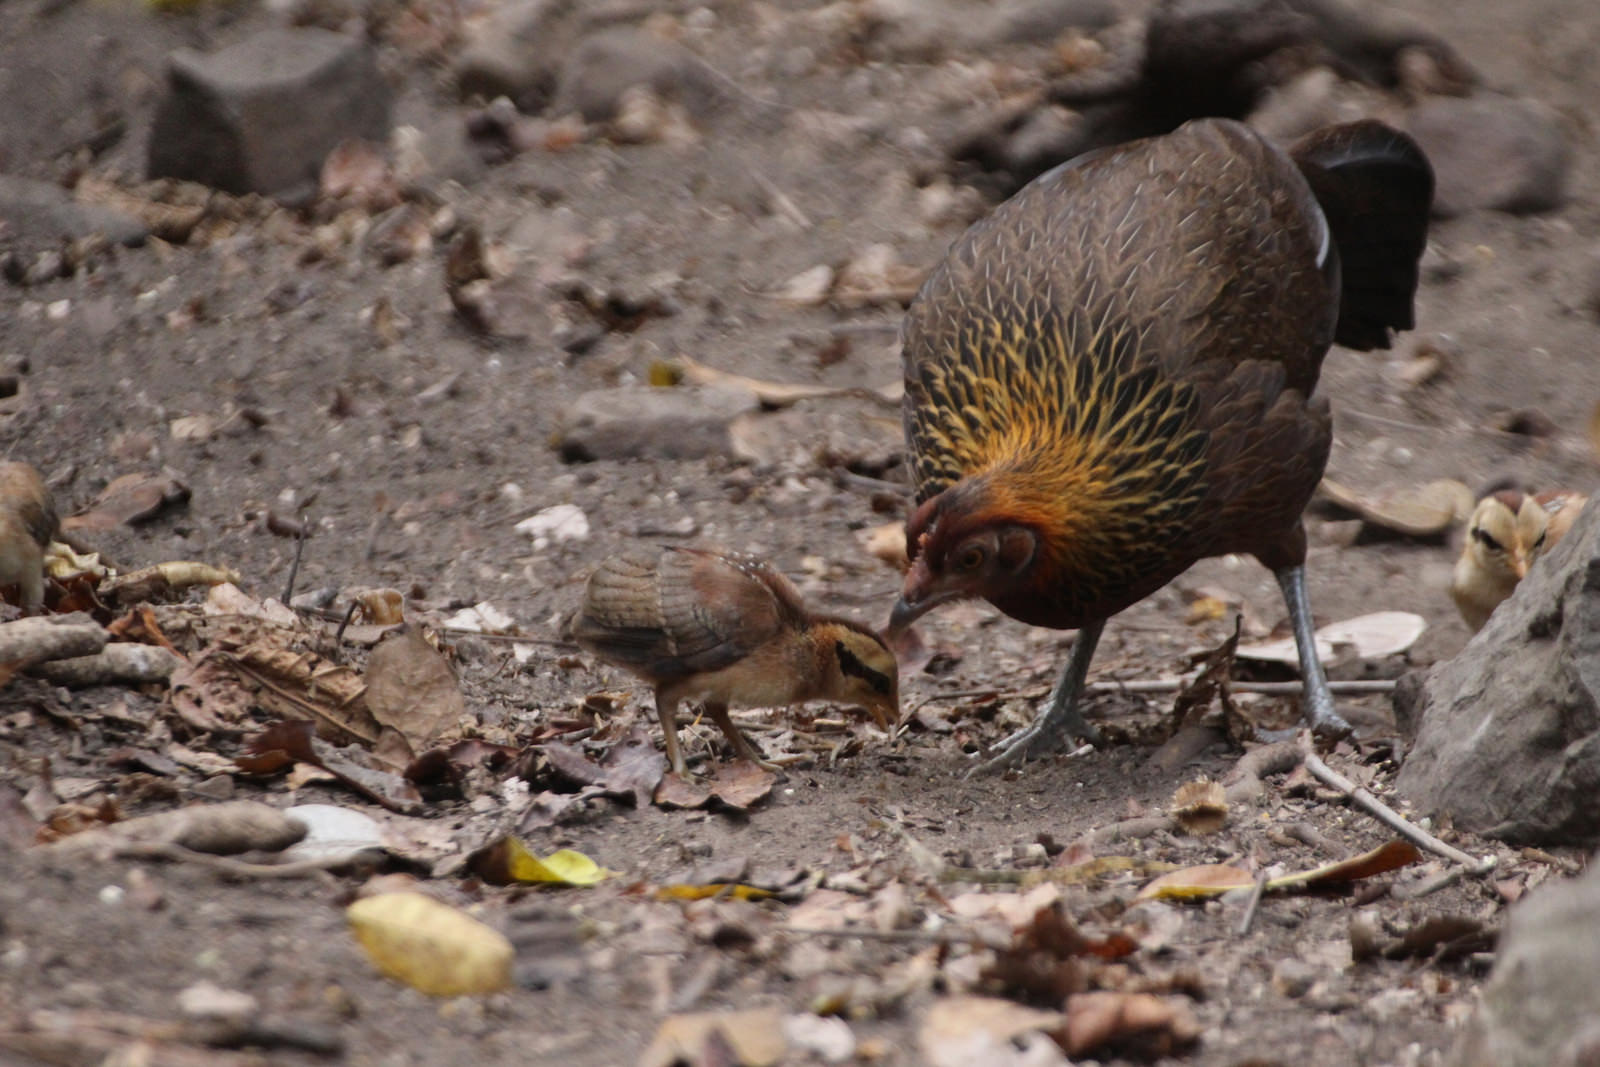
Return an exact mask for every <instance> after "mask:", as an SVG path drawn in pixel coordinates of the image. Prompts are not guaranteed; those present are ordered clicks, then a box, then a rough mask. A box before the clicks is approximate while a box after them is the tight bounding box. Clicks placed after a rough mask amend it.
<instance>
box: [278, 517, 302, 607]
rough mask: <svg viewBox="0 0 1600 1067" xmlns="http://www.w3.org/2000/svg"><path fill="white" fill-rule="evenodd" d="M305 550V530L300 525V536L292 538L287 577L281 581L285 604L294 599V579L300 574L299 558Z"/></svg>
mask: <svg viewBox="0 0 1600 1067" xmlns="http://www.w3.org/2000/svg"><path fill="white" fill-rule="evenodd" d="M305 551H306V531H305V527H304V526H303V525H302V526H301V527H300V536H298V537H296V538H295V539H294V562H293V563H290V564H289V577H288V578H286V579H285V580H284V583H283V602H284V603H285V604H287V603H288V602H289V601H290V600H293V599H294V580H295V579H296V578H297V577H299V575H300V558H301V557H302V556H303V555H305Z"/></svg>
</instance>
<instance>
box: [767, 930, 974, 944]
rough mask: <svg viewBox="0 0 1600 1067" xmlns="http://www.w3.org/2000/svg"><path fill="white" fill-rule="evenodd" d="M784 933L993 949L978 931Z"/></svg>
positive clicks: (817, 931)
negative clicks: (976, 946) (978, 946)
mask: <svg viewBox="0 0 1600 1067" xmlns="http://www.w3.org/2000/svg"><path fill="white" fill-rule="evenodd" d="M782 932H783V933H785V934H793V935H794V936H796V937H820V938H832V939H837V940H847V939H851V938H857V939H860V940H862V941H888V942H898V943H902V944H912V945H980V946H988V947H995V946H993V945H992V944H991V943H990V941H989V940H988V939H986V938H985V937H984V936H983V935H982V934H980V933H978V932H977V931H975V930H866V929H861V928H859V927H846V928H838V927H831V926H827V927H824V926H786V927H784V928H783V931H782Z"/></svg>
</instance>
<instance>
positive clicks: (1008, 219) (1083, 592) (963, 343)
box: [890, 119, 1433, 769]
mask: <svg viewBox="0 0 1600 1067" xmlns="http://www.w3.org/2000/svg"><path fill="white" fill-rule="evenodd" d="M1432 197H1433V172H1432V169H1431V168H1430V167H1429V165H1428V162H1427V159H1426V157H1424V156H1423V154H1422V152H1421V150H1419V149H1418V148H1417V146H1416V145H1415V143H1413V142H1412V141H1411V140H1410V139H1409V138H1408V137H1406V136H1405V135H1403V134H1401V133H1398V132H1396V131H1395V130H1392V129H1390V128H1388V127H1387V126H1384V125H1382V124H1381V123H1378V122H1373V121H1364V122H1358V123H1353V124H1349V125H1343V126H1335V127H1331V128H1328V129H1325V130H1322V131H1319V132H1317V133H1314V134H1311V135H1310V136H1308V137H1307V138H1306V139H1304V140H1303V141H1302V142H1300V143H1299V144H1297V145H1296V146H1295V147H1294V148H1293V149H1292V150H1291V151H1290V152H1288V153H1285V152H1282V151H1280V150H1279V149H1277V148H1276V147H1274V146H1273V145H1272V144H1270V143H1269V142H1267V141H1266V140H1264V139H1263V138H1261V137H1260V136H1259V135H1257V134H1256V133H1255V132H1253V131H1252V130H1250V129H1249V128H1248V127H1246V126H1244V125H1241V124H1240V123H1237V122H1232V121H1228V120H1218V119H1202V120H1199V121H1195V122H1191V123H1188V124H1186V125H1184V126H1182V127H1180V128H1179V129H1178V130H1176V131H1174V132H1173V133H1170V134H1167V135H1165V136H1161V137H1154V138H1150V139H1147V140H1142V141H1135V142H1131V143H1128V144H1124V145H1120V146H1117V147H1114V148H1110V149H1104V150H1101V151H1097V152H1093V153H1089V154H1088V155H1085V156H1081V157H1079V158H1077V159H1075V160H1072V161H1070V162H1068V163H1065V164H1063V165H1062V166H1060V167H1057V168H1056V169H1055V170H1053V171H1050V172H1049V173H1047V174H1044V175H1042V176H1041V177H1039V178H1038V179H1036V180H1035V181H1034V182H1032V183H1031V184H1030V185H1028V186H1027V187H1026V188H1024V189H1023V190H1022V191H1021V192H1019V193H1018V194H1017V195H1016V196H1014V197H1013V198H1011V199H1010V200H1008V201H1006V202H1005V203H1003V204H1001V205H1000V206H999V207H998V208H996V209H995V211H994V212H993V214H991V215H990V216H989V217H988V218H986V219H983V220H982V221H980V222H978V223H977V224H975V225H974V226H973V227H972V228H971V229H970V230H968V231H967V232H966V234H965V235H963V236H962V237H961V238H960V239H959V240H958V241H956V243H955V245H954V247H953V248H952V249H951V250H950V253H949V255H948V257H947V258H946V259H945V261H944V262H943V263H942V264H941V265H940V266H939V268H938V269H937V270H935V271H934V273H933V274H932V275H931V276H930V277H929V278H928V280H927V282H926V283H925V284H924V285H923V287H922V290H921V292H920V293H919V294H918V295H917V298H916V300H915V301H914V302H913V304H912V306H911V309H910V311H909V312H908V313H907V316H906V323H905V331H904V338H903V339H904V348H905V351H904V360H905V381H906V393H905V429H906V438H907V441H908V443H909V446H910V453H911V462H912V469H913V473H914V478H915V483H916V501H917V507H916V510H915V512H914V514H913V515H912V517H911V520H910V522H909V523H908V524H907V529H906V536H907V541H908V545H907V551H908V554H909V555H910V558H911V561H912V563H911V569H910V571H909V572H908V574H907V575H906V579H905V586H904V589H903V590H902V593H901V597H900V601H899V603H898V604H896V605H895V609H894V614H893V616H892V619H891V622H890V628H891V630H898V629H900V628H903V627H904V626H906V625H908V624H909V623H910V622H911V621H912V620H913V619H915V618H917V617H918V616H920V615H921V614H922V613H923V612H925V611H927V610H928V609H930V608H932V607H934V606H936V605H938V604H943V603H945V602H947V601H951V600H956V599H960V598H965V597H981V598H983V599H985V600H988V601H989V602H990V603H992V604H994V605H995V606H996V607H998V608H999V609H1000V610H1001V611H1003V612H1005V613H1006V614H1007V615H1010V616H1012V617H1013V618H1016V619H1020V620H1022V621H1023V622H1027V623H1031V624H1033V625H1037V626H1050V627H1056V628H1061V629H1070V628H1076V629H1077V630H1078V636H1077V642H1076V644H1075V645H1074V646H1073V650H1072V654H1071V657H1070V659H1069V661H1068V663H1067V665H1066V667H1065V669H1064V670H1063V671H1062V674H1061V678H1060V681H1059V682H1058V683H1057V684H1056V687H1055V691H1054V693H1053V694H1052V695H1051V698H1050V702H1049V705H1048V707H1047V708H1046V710H1045V711H1044V713H1043V714H1042V715H1040V716H1039V718H1038V719H1037V720H1036V721H1035V722H1034V724H1033V725H1032V726H1031V727H1029V728H1028V729H1027V730H1024V731H1022V732H1021V733H1020V734H1018V735H1017V736H1016V737H1014V738H1012V739H1010V741H1009V742H1008V743H1007V745H1006V747H1005V748H1004V750H1003V751H1002V752H1001V754H1000V755H999V756H997V757H996V758H994V759H993V760H991V761H990V762H989V763H987V764H985V765H984V767H985V768H987V769H992V768H996V767H1001V766H1006V765H1010V764H1014V763H1016V762H1020V761H1021V760H1024V759H1026V758H1028V756H1030V755H1031V754H1033V753H1034V752H1035V751H1038V750H1041V749H1043V748H1044V747H1046V745H1047V744H1048V743H1051V742H1053V741H1055V740H1057V739H1058V738H1059V735H1061V734H1063V733H1065V732H1067V731H1072V732H1075V733H1076V734H1078V735H1081V736H1090V737H1092V736H1093V732H1092V731H1091V730H1090V729H1089V726H1088V724H1087V723H1086V722H1085V721H1084V720H1083V717H1082V715H1081V713H1080V712H1079V710H1078V708H1077V703H1078V696H1079V693H1080V691H1081V689H1082V686H1083V682H1084V677H1085V675H1086V674H1087V673H1088V667H1089V661H1090V659H1091V657H1092V656H1093V655H1094V648H1095V644H1096V642H1097V641H1098V640H1099V637H1100V632H1101V630H1102V628H1103V627H1104V624H1105V620H1106V619H1107V618H1108V617H1110V616H1112V615H1115V614H1116V613H1117V612H1119V611H1121V610H1122V609H1124V608H1126V607H1128V606H1129V605H1130V604H1133V603H1134V602H1136V601H1138V600H1140V599H1142V598H1143V597H1145V596H1148V595H1149V594H1150V593H1153V592H1155V591H1156V590H1157V589H1159V588H1161V587H1162V586H1163V585H1165V584H1167V582H1169V581H1171V580H1172V579H1173V578H1175V577H1177V576H1178V575H1179V574H1180V573H1182V572H1183V571H1184V570H1185V569H1187V568H1188V567H1189V565H1190V564H1192V563H1194V562H1195V561H1196V560H1200V559H1204V558H1206V557H1209V556H1216V555H1221V554H1224V553H1230V552H1248V553H1251V554H1253V555H1255V556H1256V558H1258V559H1259V560H1261V562H1262V563H1264V564H1265V565H1266V566H1267V567H1269V568H1271V570H1272V571H1273V573H1274V574H1275V575H1276V576H1277V578H1278V583H1279V585H1280V587H1281V588H1282V590H1283V596H1284V599H1285V601H1286V603H1287V605H1288V609H1289V616H1290V619H1291V620H1292V623H1293V626H1294V632H1295V638H1296V641H1297V642H1298V644H1299V648H1300V667H1301V672H1302V674H1303V676H1304V679H1305V713H1306V718H1307V719H1308V720H1309V721H1310V723H1311V725H1312V726H1313V727H1315V728H1316V729H1317V730H1319V731H1321V732H1333V733H1338V732H1343V731H1346V730H1348V726H1347V725H1346V724H1345V722H1344V720H1343V719H1341V718H1340V717H1339V715H1338V713H1337V712H1336V711H1335V710H1334V706H1333V698H1332V696H1331V695H1330V694H1329V692H1328V687H1327V682H1326V680H1325V679H1324V676H1323V673H1322V668H1321V665H1320V664H1319V663H1318V661H1317V658H1316V652H1315V646H1314V644H1313V642H1312V638H1311V635H1312V622H1311V610H1310V607H1309V606H1308V604H1307V601H1306V585H1305V567H1304V565H1305V558H1306V538H1305V530H1304V527H1303V526H1302V524H1301V518H1300V516H1301V512H1302V511H1303V510H1304V508H1305V505H1306V502H1307V501H1308V500H1309V499H1310V497H1311V494H1312V491H1313V490H1314V489H1315V488H1316V485H1317V482H1318V480H1319V478H1320V477H1321V475H1322V469H1323V467H1324V466H1325V465H1326V463H1327V459H1328V449H1329V444H1330V441H1331V437H1332V421H1331V416H1330V414H1329V411H1328V405H1327V403H1326V401H1324V400H1322V399H1313V398H1312V396H1311V393H1312V390H1313V389H1314V388H1315V387H1316V384H1317V375H1318V372H1319V370H1320V368H1321V364H1322V358H1323V355H1324V354H1325V353H1326V352H1327V350H1328V346H1329V344H1330V343H1332V342H1334V341H1337V342H1338V343H1340V344H1342V345H1346V346H1348V347H1351V348H1358V349H1371V348H1387V347H1388V346H1389V331H1390V330H1391V329H1409V328H1410V327H1411V326H1412V297H1413V295H1414V294H1415V292H1416V286H1417V261H1418V259H1419V257H1420V256H1421V253H1422V248H1423V245H1424V242H1425V240H1426V235H1427V218H1428V211H1429V207H1430V204H1431V201H1432Z"/></svg>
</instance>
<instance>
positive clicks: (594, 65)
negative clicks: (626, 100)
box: [552, 27, 723, 122]
mask: <svg viewBox="0 0 1600 1067" xmlns="http://www.w3.org/2000/svg"><path fill="white" fill-rule="evenodd" d="M636 85H646V86H649V87H650V89H652V90H653V91H654V92H655V94H656V95H657V96H659V97H661V98H662V99H663V100H675V101H677V102H678V103H680V104H682V105H683V106H684V107H685V108H686V109H687V110H688V111H689V113H690V114H691V115H693V116H695V117H696V118H702V119H703V118H707V117H709V116H710V114H711V113H712V112H713V111H714V110H715V108H716V107H717V105H718V103H719V102H721V100H722V99H723V93H722V91H721V89H720V88H719V87H718V86H717V84H716V82H715V81H714V80H713V79H712V76H711V72H710V71H709V70H708V69H707V68H706V65H705V64H704V63H702V62H701V61H700V60H699V58H698V57H696V56H695V54H694V53H693V52H690V51H689V50H688V49H687V48H685V47H683V46H682V45H680V44H678V43H677V42H676V41H669V40H666V39H664V38H662V37H660V36H658V35H657V34H654V33H651V32H649V31H648V30H641V29H635V28H631V27H625V28H619V29H610V30H605V31H602V32H600V33H596V34H594V35H592V36H590V37H587V38H585V39H584V41H583V43H581V44H580V45H578V47H577V49H576V51H574V52H573V53H572V55H571V56H570V57H569V58H568V59H567V61H566V63H565V64H564V65H563V66H562V68H561V79H560V84H559V85H558V86H557V88H556V98H555V103H554V105H553V107H552V110H553V111H555V112H556V113H557V114H561V115H566V114H571V113H573V112H577V113H578V114H579V115H582V116H583V119H584V121H585V122H608V121H610V120H611V119H613V118H615V117H616V115H617V112H618V110H619V107H620V105H621V101H622V94H623V93H625V92H627V91H628V90H629V89H631V88H633V87H634V86H636Z"/></svg>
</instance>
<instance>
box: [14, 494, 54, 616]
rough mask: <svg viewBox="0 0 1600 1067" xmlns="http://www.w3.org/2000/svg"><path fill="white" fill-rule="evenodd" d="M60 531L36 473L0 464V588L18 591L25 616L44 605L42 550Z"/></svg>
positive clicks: (49, 500)
mask: <svg viewBox="0 0 1600 1067" xmlns="http://www.w3.org/2000/svg"><path fill="white" fill-rule="evenodd" d="M60 529H61V523H60V521H59V520H58V519H57V518H56V507H55V502H54V501H53V500H51V498H50V490H49V489H48V488H46V487H45V484H44V479H42V478H40V477H39V472H38V471H36V470H34V469H33V468H32V467H31V466H29V465H28V464H26V463H14V462H13V463H0V586H12V585H14V586H16V587H17V588H18V589H19V590H20V591H21V598H22V610H23V613H24V614H27V615H35V614H38V612H39V610H40V609H41V608H42V607H43V606H44V549H45V546H47V545H48V544H49V543H50V542H51V541H52V540H54V538H55V536H56V534H57V533H59V532H60Z"/></svg>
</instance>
